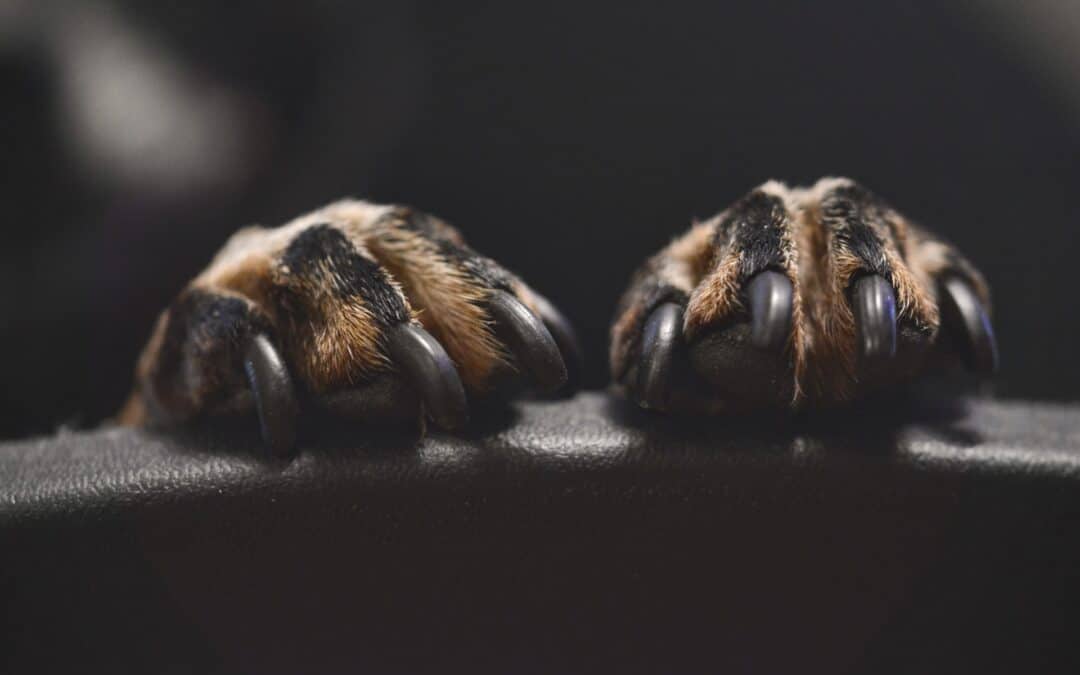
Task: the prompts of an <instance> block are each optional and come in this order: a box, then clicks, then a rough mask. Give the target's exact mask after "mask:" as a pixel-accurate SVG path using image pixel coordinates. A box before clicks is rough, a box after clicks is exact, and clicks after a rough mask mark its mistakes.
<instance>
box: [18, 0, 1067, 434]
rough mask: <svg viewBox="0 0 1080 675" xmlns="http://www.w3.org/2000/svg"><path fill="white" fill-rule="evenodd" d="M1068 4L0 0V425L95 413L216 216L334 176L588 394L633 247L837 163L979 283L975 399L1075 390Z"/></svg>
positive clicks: (251, 209)
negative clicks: (986, 315) (575, 343)
mask: <svg viewBox="0 0 1080 675" xmlns="http://www.w3.org/2000/svg"><path fill="white" fill-rule="evenodd" d="M1078 45H1080V4H1077V3H1065V2H1055V0H1036V1H1034V2H1024V3H1015V2H1008V1H1007V0H983V1H980V2H964V3H934V5H933V6H931V5H930V3H926V4H923V3H868V2H864V1H860V0H826V1H819V2H814V3H806V2H794V1H792V2H782V3H778V2H753V3H751V2H743V3H724V2H700V3H671V2H664V3H660V2H656V3H636V2H588V1H582V0H576V1H574V2H567V1H563V0H554V1H550V2H545V3H534V4H533V3H530V4H524V3H470V2H435V1H433V0H427V1H423V2H396V1H395V2H388V3H365V2H354V3H344V2H343V3H333V2H319V1H313V2H305V3H295V2H250V1H247V0H244V1H237V2H229V3H223V2H216V1H215V2H210V1H209V0H197V1H189V2H185V3H168V4H166V3H136V2H115V3H107V2H102V1H100V0H0V86H2V91H3V93H4V97H3V102H4V106H3V108H4V114H3V118H4V124H3V125H2V127H0V140H2V146H0V147H2V148H3V153H4V155H3V156H4V163H3V167H4V168H3V176H4V177H3V181H2V183H0V185H2V186H3V190H2V192H0V195H2V197H3V203H4V211H3V213H4V224H3V227H4V238H3V240H2V244H0V309H2V314H0V316H2V319H3V320H2V322H0V347H2V353H3V355H4V356H3V375H4V385H3V388H2V392H0V397H2V398H0V436H5V437H10V436H17V435H25V434H28V433H36V432H43V431H49V430H51V429H53V428H55V427H56V426H57V425H58V424H62V423H68V424H92V423H94V422H96V421H98V420H100V419H101V418H102V417H103V416H105V415H108V414H110V413H111V412H113V411H114V410H115V409H116V408H117V406H119V404H120V403H121V401H122V399H123V398H124V396H125V394H126V393H127V390H128V387H129V385H130V378H131V370H132V367H133V364H134V360H135V357H136V355H137V353H138V350H139V349H140V347H141V346H142V344H143V342H144V341H145V339H146V338H147V336H148V333H149V331H150V327H151V325H152V322H153V320H154V317H155V316H156V314H157V313H158V312H159V311H160V310H161V309H162V308H163V307H164V306H165V305H166V303H167V302H168V301H169V300H170V299H171V298H172V296H173V295H175V293H176V292H177V291H178V290H179V289H180V288H181V287H182V285H183V284H184V283H185V282H186V281H187V280H188V279H189V278H191V277H192V276H193V275H194V274H195V273H196V272H198V271H199V270H200V269H201V268H202V266H203V265H205V263H206V262H207V261H208V259H209V257H210V256H211V255H212V254H213V253H214V252H215V250H216V249H217V248H218V247H219V246H220V245H221V244H222V243H223V241H224V239H225V238H226V236H227V235H228V234H230V233H231V232H232V231H233V230H234V229H236V228H237V227H239V226H241V225H245V224H250V223H256V222H257V223H262V224H278V223H281V222H284V221H285V220H288V219H289V218H291V217H293V216H295V215H298V214H300V213H302V212H304V211H306V210H309V209H311V208H314V207H316V206H320V205H322V204H323V203H325V202H327V201H330V200H332V199H336V198H339V197H342V196H347V195H352V196H357V197H365V198H369V199H372V200H374V201H382V202H405V203H410V204H413V205H415V206H417V207H420V208H423V209H426V210H429V211H432V212H435V213H438V214H439V215H441V216H443V217H445V218H447V219H449V220H450V221H451V222H453V223H455V224H456V225H458V226H459V227H460V228H461V229H463V230H464V231H465V233H466V235H467V236H468V237H469V240H470V242H471V243H472V244H473V245H474V246H475V247H476V248H477V249H479V250H481V251H483V252H484V253H487V254H488V255H491V256H493V257H495V258H498V259H499V260H501V261H503V262H504V263H506V264H507V265H508V266H509V267H511V268H512V269H514V270H516V271H518V272H519V273H521V274H522V275H523V276H524V277H525V278H526V279H527V280H529V282H530V283H531V284H532V285H534V286H535V287H537V288H538V289H540V290H542V291H543V292H544V293H545V294H547V295H548V296H549V297H551V298H552V299H553V300H555V301H556V303H557V304H559V305H560V306H561V307H562V308H563V309H564V311H565V312H566V313H567V314H568V315H569V316H570V318H571V319H572V320H573V321H574V322H575V324H576V325H577V327H578V330H579V332H580V333H581V336H582V338H583V340H584V343H585V347H586V351H587V354H588V357H589V363H588V371H587V383H588V384H589V385H590V386H593V387H599V386H602V385H603V384H604V383H605V382H606V378H607V373H606V332H607V326H608V322H609V319H610V314H611V311H612V308H613V305H614V301H615V299H616V297H617V295H618V294H619V292H620V291H621V290H622V288H623V286H624V284H625V282H626V280H627V277H628V275H629V273H630V272H631V270H632V269H633V268H634V267H635V266H636V265H637V264H638V263H639V262H640V261H641V259H642V258H643V257H644V256H646V255H648V254H649V253H651V252H652V251H653V250H655V249H656V248H657V247H659V246H661V245H662V244H664V243H665V242H666V241H667V240H669V239H670V238H671V237H672V236H674V235H675V234H677V233H679V232H681V231H682V230H683V229H684V228H686V227H687V226H688V224H689V223H690V220H691V219H692V218H693V217H695V216H696V217H705V216H708V215H711V214H712V213H714V212H716V211H717V210H719V209H721V208H722V207H724V206H726V205H727V204H728V203H729V202H730V201H732V200H733V199H734V198H736V197H738V196H739V195H741V194H742V193H743V192H745V191H746V190H747V189H749V188H750V187H752V186H754V185H756V184H758V183H760V182H762V181H763V180H765V179H767V178H778V179H783V180H787V181H789V182H807V181H812V180H814V179H816V178H817V177H819V176H821V175H827V174H843V175H849V176H851V177H854V178H856V179H857V180H860V181H862V182H863V183H865V184H866V185H867V186H869V187H870V188H871V189H874V190H875V191H877V192H878V193H880V194H882V195H883V196H885V197H886V198H887V199H889V200H890V201H892V202H893V203H894V204H895V205H896V206H897V207H898V208H900V209H901V210H902V211H904V212H905V213H906V214H908V215H909V216H911V217H913V218H915V219H916V220H919V221H921V222H923V223H925V224H927V225H928V226H930V227H932V228H934V229H936V230H938V231H939V232H941V233H942V234H944V235H945V236H946V237H948V238H951V239H952V240H953V241H955V242H956V243H957V244H958V245H959V246H960V247H961V249H962V250H964V251H965V252H966V253H967V254H968V255H969V257H970V258H972V259H973V260H974V261H975V262H976V263H977V264H978V265H979V266H980V267H981V269H982V270H983V271H984V272H985V273H986V275H987V276H988V278H989V280H990V282H991V284H992V286H993V289H994V291H995V300H996V307H995V311H996V316H995V319H996V325H997V329H998V337H999V341H1000V344H1001V349H1002V353H1003V365H1002V371H1001V375H1000V378H999V381H998V388H997V389H998V393H999V394H1000V395H1002V396H1008V397H1025V398H1036V399H1076V398H1078V393H1077V392H1078V391H1080V390H1078V388H1077V384H1076V383H1077V379H1078V375H1080V367H1078V366H1077V357H1076V352H1075V349H1076V347H1075V344H1076V336H1077V335H1078V333H1080V319H1078V316H1077V309H1078V303H1077V301H1076V299H1075V297H1076V296H1075V293H1076V291H1075V288H1076V282H1075V281H1074V278H1075V277H1074V274H1075V268H1076V266H1077V260H1078V256H1080V237H1078V235H1077V226H1078V225H1080V219H1078V218H1077V215H1078V208H1077V200H1076V198H1075V195H1074V194H1073V190H1074V187H1075V186H1076V185H1077V182H1078V179H1080V47H1078Z"/></svg>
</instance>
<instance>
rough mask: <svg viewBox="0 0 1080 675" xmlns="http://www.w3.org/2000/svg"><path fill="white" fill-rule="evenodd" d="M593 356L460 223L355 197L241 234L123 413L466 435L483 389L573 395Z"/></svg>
mask: <svg viewBox="0 0 1080 675" xmlns="http://www.w3.org/2000/svg"><path fill="white" fill-rule="evenodd" d="M580 358H581V356H580V351H579V349H578V347H577V344H576V341H575V338H574V335H573V331H572V329H571V327H570V325H569V324H568V323H567V321H566V320H565V319H564V318H563V317H562V316H561V315H560V314H559V312H558V311H557V310H556V309H555V308H554V307H553V306H552V305H551V303H549V302H548V301H547V300H546V299H544V298H543V297H542V296H540V295H538V294H537V293H536V292H534V291H532V290H531V289H530V288H529V287H528V286H526V285H525V284H524V283H523V282H522V281H521V280H520V279H518V278H517V277H515V276H514V275H513V274H511V273H510V272H508V271H507V270H505V269H504V268H502V267H501V266H500V265H498V264H497V263H496V262H494V261H492V260H490V259H489V258H485V257H483V256H481V255H479V254H478V253H476V252H475V251H473V250H472V249H470V248H469V247H468V246H467V245H466V244H465V242H464V240H463V238H462V237H461V235H460V233H459V232H458V231H457V230H455V229H454V228H452V227H450V226H449V225H447V224H446V223H444V222H442V221H440V220H438V219H437V218H434V217H432V216H429V215H426V214H423V213H420V212H417V211H414V210H412V209H409V208H405V207H395V206H380V205H375V204H370V203H367V202H362V201H343V202H338V203H335V204H332V205H330V206H327V207H325V208H323V209H320V210H318V211H315V212H314V213H310V214H308V215H305V216H302V217H301V218H298V219H297V220H295V221H293V222H291V223H288V224H286V225H284V226H282V227H279V228H275V229H265V228H258V227H256V228H248V229H244V230H241V231H239V232H237V233H236V234H235V235H234V236H233V237H232V239H230V240H229V242H228V243H227V244H226V245H225V247H224V248H223V249H222V251H221V252H220V253H219V254H218V255H217V257H216V258H215V259H214V260H213V262H212V263H211V264H210V266H209V267H208V268H207V269H206V270H205V271H204V272H203V273H202V274H200V275H199V276H198V277H197V278H196V279H195V280H194V281H192V282H191V284H190V285H189V286H188V287H187V288H186V289H185V290H184V291H183V292H182V293H181V294H180V296H179V297H178V298H177V299H176V300H175V301H174V302H173V303H172V305H171V306H170V307H169V308H168V309H167V310H166V311H165V312H164V313H163V314H162V316H161V317H160V319H159V321H158V323H157V326H156V328H155V330H154V333H153V336H152V337H151V339H150V342H149V344H148V345H147V346H146V348H145V349H144V351H143V354H142V356H141V357H140V360H139V363H138V366H137V372H136V384H135V391H134V393H133V394H132V397H131V399H130V400H129V402H128V404H127V406H126V407H125V409H124V410H123V411H122V413H121V415H120V420H121V421H122V422H127V423H131V424H146V423H174V422H179V421H184V420H187V419H190V418H193V417H196V416H200V415H213V414H224V413H235V412H243V411H246V410H250V409H252V408H254V409H256V410H257V411H258V414H259V418H260V422H261V425H262V429H263V434H264V437H265V439H266V442H267V444H268V445H269V446H270V448H271V449H272V450H273V451H274V452H276V453H284V452H287V451H288V450H289V449H290V448H291V447H292V445H293V443H294V440H295V434H296V424H297V418H298V414H299V411H300V409H301V408H302V407H303V406H304V405H315V406H319V407H321V408H324V409H327V410H330V411H332V412H333V413H336V414H341V415H346V416H351V417H355V418H358V419H361V420H364V421H368V422H377V421H381V420H400V419H407V418H410V417H411V418H419V419H421V420H422V419H423V417H424V416H425V414H426V416H427V417H430V418H431V419H432V420H434V421H435V423H436V424H438V425H440V426H442V427H444V428H447V429H454V428H458V427H460V426H461V425H463V424H464V423H465V421H466V418H467V414H468V399H469V398H470V397H473V398H475V397H490V396H496V395H498V396H503V395H507V394H509V393H513V392H515V391H517V390H519V389H521V388H523V387H524V386H527V385H531V386H533V387H534V388H536V389H538V390H540V391H543V392H554V391H555V390H559V389H561V388H563V389H565V388H567V386H568V381H570V380H574V379H576V376H577V374H578V373H579V371H580Z"/></svg>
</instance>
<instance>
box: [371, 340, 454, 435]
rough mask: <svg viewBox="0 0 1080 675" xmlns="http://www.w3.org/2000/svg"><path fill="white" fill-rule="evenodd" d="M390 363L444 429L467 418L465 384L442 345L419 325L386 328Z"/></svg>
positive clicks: (452, 427)
mask: <svg viewBox="0 0 1080 675" xmlns="http://www.w3.org/2000/svg"><path fill="white" fill-rule="evenodd" d="M386 348H387V351H388V352H389V354H390V358H391V359H393V361H394V364H395V365H396V366H397V367H398V368H400V369H401V371H402V372H403V373H404V374H405V376H406V378H407V379H408V380H409V383H410V384H412V386H414V387H416V389H417V390H418V391H419V392H420V397H421V398H422V399H423V401H424V405H425V406H426V407H427V410H428V412H429V413H430V415H431V418H432V419H433V420H435V423H436V424H438V425H439V426H441V427H443V428H444V429H450V430H453V429H458V428H460V427H462V426H464V425H465V423H466V422H467V421H468V418H469V407H468V403H467V401H466V399H465V387H464V386H462V384H461V377H459V376H458V372H457V369H455V368H454V362H453V361H451V360H450V356H449V355H448V354H447V353H446V350H445V349H443V347H442V345H441V344H439V342H438V341H437V340H436V339H435V338H433V337H432V336H431V333H428V332H427V331H426V330H424V329H423V328H421V327H420V326H417V325H414V324H410V323H402V324H398V325H396V326H394V327H392V328H390V329H388V330H387V331H386Z"/></svg>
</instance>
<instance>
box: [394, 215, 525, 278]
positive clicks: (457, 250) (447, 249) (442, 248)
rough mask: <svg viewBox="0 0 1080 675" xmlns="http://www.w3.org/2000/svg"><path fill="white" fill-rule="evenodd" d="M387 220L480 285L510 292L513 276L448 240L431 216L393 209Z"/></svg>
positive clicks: (499, 266) (484, 257)
mask: <svg viewBox="0 0 1080 675" xmlns="http://www.w3.org/2000/svg"><path fill="white" fill-rule="evenodd" d="M389 217H392V218H396V219H398V220H399V221H400V223H401V227H403V228H404V229H406V230H409V231H410V232H415V233H417V234H419V235H421V236H423V237H425V238H427V239H428V240H430V241H432V242H434V243H435V245H436V246H437V247H438V249H439V253H440V255H442V256H443V257H444V258H446V259H447V260H449V261H451V262H452V263H455V264H456V265H458V266H460V267H461V268H462V269H464V270H465V271H467V272H468V273H469V274H471V275H472V276H474V277H476V278H477V279H479V280H480V281H481V282H483V283H484V285H486V286H489V287H491V288H496V289H500V290H504V291H510V292H513V282H514V275H512V274H510V273H509V272H508V271H506V270H505V269H504V268H503V267H502V266H501V265H499V264H498V263H496V262H495V261H494V260H492V259H490V258H488V257H486V256H483V255H480V254H479V253H477V252H476V251H474V250H473V249H471V248H470V247H469V246H467V245H465V244H461V243H458V242H455V241H453V240H451V239H450V238H449V237H448V236H447V235H446V232H445V230H444V229H443V226H442V225H441V224H440V223H439V221H437V220H436V219H435V218H434V217H433V216H430V215H428V214H426V213H423V212H421V211H416V210H414V209H411V208H402V209H395V210H394V211H393V212H392V213H390V214H389Z"/></svg>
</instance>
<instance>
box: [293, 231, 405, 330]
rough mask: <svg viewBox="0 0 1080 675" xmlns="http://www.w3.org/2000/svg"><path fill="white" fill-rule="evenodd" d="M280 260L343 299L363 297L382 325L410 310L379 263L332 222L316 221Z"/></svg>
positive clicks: (399, 319)
mask: <svg viewBox="0 0 1080 675" xmlns="http://www.w3.org/2000/svg"><path fill="white" fill-rule="evenodd" d="M281 264H282V265H283V266H285V267H287V268H288V269H289V272H290V274H292V275H295V276H297V277H301V278H304V279H305V280H306V281H308V282H310V283H312V284H316V285H321V286H323V287H326V288H329V289H331V291H332V292H333V293H334V294H336V295H337V296H338V297H341V298H343V299H348V298H362V299H363V301H364V304H365V306H366V307H367V308H368V309H369V310H370V311H371V313H372V316H373V317H374V319H375V321H377V322H379V323H380V324H381V325H383V326H391V325H396V324H399V323H404V322H407V321H408V320H409V311H408V308H407V307H406V306H405V301H404V300H403V299H402V297H401V295H400V294H399V293H398V292H397V291H396V290H395V289H394V288H393V286H392V285H391V284H390V279H389V277H388V276H387V274H386V272H385V271H384V270H383V269H382V267H380V266H379V264H378V263H376V262H375V261H373V260H371V259H370V258H366V257H364V256H362V255H360V253H359V252H358V251H357V250H356V249H355V248H354V247H353V245H352V243H351V242H350V241H349V240H348V239H347V238H346V237H345V235H344V234H342V233H341V232H340V231H339V230H336V229H334V228H333V227H331V226H330V225H326V224H321V225H313V226H312V227H309V228H308V229H306V230H304V231H303V232H301V233H300V234H299V235H297V237H296V238H295V239H293V241H292V242H291V243H290V244H289V246H288V248H287V249H285V252H284V253H283V254H282V257H281Z"/></svg>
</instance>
